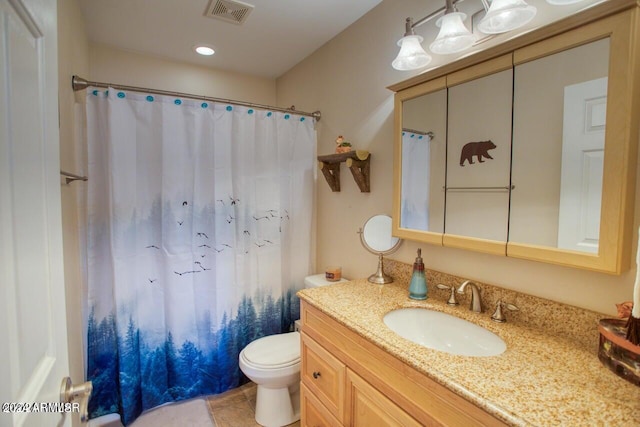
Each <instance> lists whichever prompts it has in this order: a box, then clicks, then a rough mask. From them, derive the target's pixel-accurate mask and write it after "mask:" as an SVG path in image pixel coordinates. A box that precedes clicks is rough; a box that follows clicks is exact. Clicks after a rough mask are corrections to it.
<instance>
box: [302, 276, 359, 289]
mask: <svg viewBox="0 0 640 427" xmlns="http://www.w3.org/2000/svg"><path fill="white" fill-rule="evenodd" d="M348 281H349V280H348V279H345V278H344V277H343V278H342V279H340V280H337V281H335V282H330V281H328V280H327V279H326V278H325V276H324V273H322V274H314V275H313V276H307V277H305V278H304V287H305V288H317V287H320V286H327V285H333V284H334V283H341V282H348Z"/></svg>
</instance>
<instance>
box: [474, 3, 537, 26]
mask: <svg viewBox="0 0 640 427" xmlns="http://www.w3.org/2000/svg"><path fill="white" fill-rule="evenodd" d="M536 10H537V9H536V8H535V7H533V6H530V5H528V4H527V3H526V2H525V1H524V0H493V1H492V2H491V6H489V10H488V11H487V14H486V15H485V16H484V18H482V20H481V21H480V23H479V24H478V29H479V30H480V31H482V32H483V33H485V34H499V33H506V32H507V31H511V30H515V29H516V28H520V27H522V26H523V25H525V24H527V23H528V22H529V21H531V20H532V19H533V17H534V16H536Z"/></svg>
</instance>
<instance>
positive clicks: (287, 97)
mask: <svg viewBox="0 0 640 427" xmlns="http://www.w3.org/2000/svg"><path fill="white" fill-rule="evenodd" d="M424 9H425V8H424V4H423V2H417V1H410V0H384V1H383V2H382V3H381V4H380V5H379V6H378V7H376V8H375V9H373V10H372V11H371V12H369V13H368V14H367V15H365V16H364V17H363V18H362V19H360V20H359V21H358V22H356V23H355V24H354V25H352V26H351V27H349V28H348V29H347V30H345V31H344V32H342V33H341V34H340V35H338V36H337V37H335V38H334V39H333V40H331V41H330V42H328V43H327V44H326V45H324V46H323V47H322V48H320V49H318V50H317V51H316V52H315V53H314V54H312V55H311V56H309V57H308V58H306V59H305V60H304V61H302V62H301V63H300V64H298V65H297V66H296V67H294V68H293V69H292V70H290V71H289V72H287V73H286V74H285V75H283V76H282V77H280V78H279V79H278V80H277V95H278V104H279V105H288V104H292V103H295V104H296V106H297V107H298V108H300V109H302V110H306V111H313V110H315V109H320V110H321V111H322V121H320V123H319V124H318V127H317V129H318V153H319V154H328V153H331V152H333V150H334V140H335V138H336V136H337V135H339V134H341V135H344V136H345V137H346V138H347V139H348V140H350V141H351V142H352V143H353V144H354V146H355V147H356V148H359V149H365V150H369V151H370V152H371V153H372V160H371V193H368V194H367V193H360V191H359V190H358V188H357V186H356V184H355V183H354V182H353V180H352V178H351V174H350V173H349V171H348V170H346V168H345V166H344V165H343V166H342V172H341V173H342V177H341V180H342V183H341V187H342V191H341V192H339V193H332V192H331V190H330V189H329V186H328V185H327V183H326V182H325V180H324V179H323V177H322V176H320V177H319V178H318V182H317V218H318V220H317V230H316V231H317V270H318V271H322V269H323V268H324V267H325V266H327V265H334V264H335V265H342V266H343V275H344V276H345V277H349V278H356V277H366V276H368V275H369V274H372V273H373V272H375V268H376V258H375V256H374V255H371V254H369V253H368V252H367V251H365V250H364V249H363V248H362V247H361V246H360V242H359V240H358V236H357V235H356V231H357V230H358V228H359V227H361V226H362V224H363V223H364V221H366V219H367V218H369V217H370V216H372V215H374V214H378V213H386V214H389V215H390V214H391V205H392V180H393V176H392V162H393V116H392V113H393V93H392V92H391V91H389V90H387V89H385V87H386V86H388V85H390V84H392V83H396V82H398V81H401V80H403V79H405V78H408V77H410V76H411V75H412V74H411V73H407V72H398V71H395V70H393V69H392V68H391V65H390V63H391V61H392V60H393V58H394V57H395V55H396V54H397V49H398V48H397V46H396V45H395V42H396V41H397V39H398V38H399V37H400V36H401V35H402V32H403V25H402V24H403V22H404V19H405V17H407V16H413V17H415V18H418V17H422V16H424V15H425V14H426V13H427V11H425V10H424ZM498 41H499V40H498ZM486 45H487V46H491V45H492V42H488V43H487V44H486ZM453 59H455V58H450V59H448V60H453ZM439 60H440V61H441V63H442V61H444V60H443V59H439ZM434 62H435V61H434ZM638 188H640V186H639V187H638ZM638 211H639V210H638V209H637V210H636V212H638ZM638 222H639V221H638V220H637V219H636V224H637V223H638ZM633 240H634V241H635V237H634V239H633ZM635 246H636V245H635V244H634V248H633V250H635ZM419 247H420V248H422V250H423V252H422V256H423V258H424V262H425V264H426V266H427V267H428V268H432V269H436V270H440V271H444V272H447V273H451V274H455V275H459V276H462V277H466V278H470V279H475V280H478V281H482V282H488V283H491V284H495V285H497V286H501V287H505V288H509V289H514V290H517V291H520V292H524V293H528V294H531V295H536V296H539V297H543V298H548V299H552V300H555V301H559V302H563V303H567V304H571V305H575V306H579V307H583V308H588V309H592V310H596V311H599V312H603V313H609V314H615V313H616V309H615V305H614V304H615V303H617V302H621V301H625V300H630V299H631V298H632V289H633V281H634V274H635V269H632V270H630V271H628V272H626V273H624V274H623V275H621V276H609V275H605V274H600V273H592V272H587V271H582V270H577V269H572V268H565V267H559V266H554V265H548V264H543V263H537V262H530V261H524V260H518V259H511V258H509V259H507V258H506V257H500V256H495V255H486V254H480V253H474V252H469V251H464V250H458V249H451V248H443V247H437V246H431V245H428V244H423V243H415V242H410V241H406V242H404V243H403V245H402V246H401V248H400V250H399V251H398V252H397V253H396V254H394V255H392V257H394V258H396V259H399V260H401V261H404V262H413V259H414V257H415V253H416V249H417V248H419ZM432 285H433V284H432Z"/></svg>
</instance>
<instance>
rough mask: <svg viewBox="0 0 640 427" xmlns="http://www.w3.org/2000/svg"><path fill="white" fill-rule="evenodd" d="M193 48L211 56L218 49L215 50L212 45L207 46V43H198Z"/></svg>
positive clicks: (201, 53)
mask: <svg viewBox="0 0 640 427" xmlns="http://www.w3.org/2000/svg"><path fill="white" fill-rule="evenodd" d="M193 50H195V51H196V52H197V53H199V54H200V55H204V56H211V55H213V54H214V53H216V51H215V50H213V49H212V48H211V47H209V46H205V45H196V46H194V47H193Z"/></svg>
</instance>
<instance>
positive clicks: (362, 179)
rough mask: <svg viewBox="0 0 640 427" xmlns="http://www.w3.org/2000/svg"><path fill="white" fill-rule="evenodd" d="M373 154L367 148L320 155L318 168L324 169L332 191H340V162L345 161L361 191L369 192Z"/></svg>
mask: <svg viewBox="0 0 640 427" xmlns="http://www.w3.org/2000/svg"><path fill="white" fill-rule="evenodd" d="M370 160H371V154H370V153H369V152H368V151H366V150H355V151H348V152H346V153H339V154H327V155H325V156H318V168H320V170H321V171H322V174H323V175H324V178H325V179H326V180H327V184H329V187H331V191H334V192H338V191H340V163H342V162H345V163H346V164H347V167H348V168H349V170H351V174H352V175H353V179H354V180H355V181H356V184H358V187H359V188H360V191H361V192H363V193H368V192H369V191H370V186H369V170H370V166H369V161H370Z"/></svg>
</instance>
